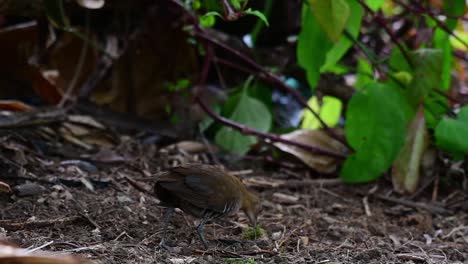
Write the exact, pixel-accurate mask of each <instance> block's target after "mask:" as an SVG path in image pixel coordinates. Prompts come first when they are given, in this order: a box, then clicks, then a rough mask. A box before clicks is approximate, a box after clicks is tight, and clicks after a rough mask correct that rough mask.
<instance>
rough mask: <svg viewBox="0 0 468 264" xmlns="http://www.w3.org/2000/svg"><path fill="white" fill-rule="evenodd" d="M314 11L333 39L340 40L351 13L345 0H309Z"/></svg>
mask: <svg viewBox="0 0 468 264" xmlns="http://www.w3.org/2000/svg"><path fill="white" fill-rule="evenodd" d="M309 5H310V8H311V11H312V13H313V14H314V16H315V18H316V19H317V21H318V23H319V24H320V25H321V26H322V28H323V30H324V31H325V32H326V33H327V35H328V37H329V38H330V39H331V40H333V41H338V39H339V38H340V35H341V33H342V32H343V30H344V28H345V26H346V23H347V22H348V18H349V15H350V11H349V9H350V8H349V6H348V2H347V1H345V0H309Z"/></svg>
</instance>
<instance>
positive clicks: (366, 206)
mask: <svg viewBox="0 0 468 264" xmlns="http://www.w3.org/2000/svg"><path fill="white" fill-rule="evenodd" d="M362 204H363V206H364V211H365V212H366V215H367V216H368V217H370V216H372V212H371V210H370V207H369V196H367V195H366V196H364V198H362Z"/></svg>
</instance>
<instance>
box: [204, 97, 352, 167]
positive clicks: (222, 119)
mask: <svg viewBox="0 0 468 264" xmlns="http://www.w3.org/2000/svg"><path fill="white" fill-rule="evenodd" d="M195 101H196V102H197V103H198V104H199V105H200V106H201V108H202V109H203V110H204V111H205V112H206V113H207V114H208V115H209V116H210V117H211V118H213V119H215V120H216V121H218V122H220V123H221V124H223V125H226V126H229V127H232V128H234V129H235V130H237V131H239V132H241V133H242V134H244V135H252V136H257V137H260V138H264V139H268V140H270V141H272V142H281V143H284V144H288V145H291V146H295V147H298V148H301V149H305V150H307V151H310V152H312V153H315V154H318V155H326V156H329V157H334V158H337V159H346V155H343V154H341V153H337V152H333V151H329V150H327V149H323V148H320V147H315V146H311V145H308V144H304V143H300V142H296V141H291V140H288V139H284V138H282V137H281V136H280V135H278V134H273V133H266V132H262V131H259V130H255V129H252V128H250V127H247V126H245V125H242V124H239V123H236V122H234V121H232V120H230V119H228V118H225V117H223V116H220V115H218V114H217V113H215V112H214V111H213V110H211V109H210V108H209V107H208V106H207V105H206V104H205V103H204V102H203V100H202V99H201V98H200V97H199V96H196V97H195Z"/></svg>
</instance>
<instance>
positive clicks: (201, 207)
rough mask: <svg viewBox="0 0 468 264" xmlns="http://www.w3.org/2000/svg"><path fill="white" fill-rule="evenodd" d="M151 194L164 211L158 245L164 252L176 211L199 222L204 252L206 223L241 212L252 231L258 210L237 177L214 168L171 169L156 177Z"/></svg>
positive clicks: (253, 197)
mask: <svg viewBox="0 0 468 264" xmlns="http://www.w3.org/2000/svg"><path fill="white" fill-rule="evenodd" d="M154 192H155V195H156V197H157V198H158V199H159V200H160V201H161V203H160V205H161V206H163V207H166V208H167V209H166V212H165V214H164V217H163V235H162V238H161V242H160V246H161V247H164V248H166V246H165V239H166V229H167V225H168V223H169V221H170V219H171V218H172V215H173V213H174V211H175V208H179V209H181V210H182V211H183V212H184V213H187V214H189V215H192V216H195V217H197V218H200V219H201V220H200V223H199V224H198V226H197V233H198V236H199V238H200V240H201V242H202V243H203V246H204V247H205V249H208V243H207V241H206V239H205V235H204V227H205V224H206V223H207V222H208V221H210V220H214V219H218V218H221V217H224V216H229V215H234V214H236V213H237V212H238V211H239V210H242V211H244V213H245V215H246V216H247V218H248V219H249V221H250V223H251V224H252V225H253V226H254V227H255V226H256V224H257V216H258V214H259V212H260V209H261V203H260V199H259V197H258V196H257V195H256V194H255V193H253V192H251V191H249V190H247V188H246V187H245V185H244V184H243V183H242V182H241V181H240V180H239V179H238V178H237V177H235V176H233V175H231V174H229V173H228V172H226V171H224V170H223V169H221V168H219V167H217V166H213V165H206V164H195V163H188V164H184V165H180V166H177V167H173V168H170V169H169V170H168V171H165V172H162V173H160V174H158V175H157V176H156V182H155V185H154Z"/></svg>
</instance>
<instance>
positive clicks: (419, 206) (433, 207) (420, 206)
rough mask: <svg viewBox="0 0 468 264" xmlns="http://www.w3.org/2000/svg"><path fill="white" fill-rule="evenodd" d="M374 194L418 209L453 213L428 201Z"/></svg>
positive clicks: (385, 199) (384, 199)
mask: <svg viewBox="0 0 468 264" xmlns="http://www.w3.org/2000/svg"><path fill="white" fill-rule="evenodd" d="M374 196H375V197H376V198H378V199H380V200H383V201H387V202H392V203H397V204H402V205H405V206H409V207H413V208H416V209H422V210H426V211H428V212H430V213H432V214H452V213H453V212H452V211H451V210H448V209H445V208H443V207H440V206H436V205H430V204H426V203H418V202H413V201H408V200H403V199H398V198H394V197H388V196H384V195H381V194H377V195H374Z"/></svg>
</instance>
